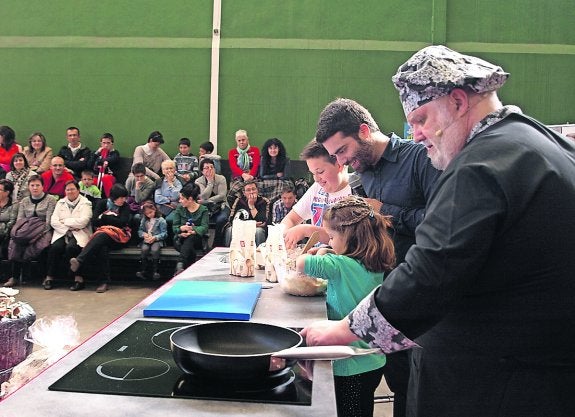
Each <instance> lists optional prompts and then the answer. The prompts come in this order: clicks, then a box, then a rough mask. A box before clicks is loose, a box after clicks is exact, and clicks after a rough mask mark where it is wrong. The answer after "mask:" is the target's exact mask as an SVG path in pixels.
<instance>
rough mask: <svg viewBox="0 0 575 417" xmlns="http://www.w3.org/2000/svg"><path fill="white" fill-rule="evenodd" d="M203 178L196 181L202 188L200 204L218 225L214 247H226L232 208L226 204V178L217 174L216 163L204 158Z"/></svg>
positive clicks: (202, 163) (201, 167)
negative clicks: (225, 239) (225, 230)
mask: <svg viewBox="0 0 575 417" xmlns="http://www.w3.org/2000/svg"><path fill="white" fill-rule="evenodd" d="M200 172H201V173H202V176H201V177H200V178H198V179H197V180H196V184H197V185H198V186H199V187H200V201H199V202H200V203H201V204H202V205H204V206H206V207H207V208H208V211H209V212H210V219H211V220H212V221H213V222H215V223H216V231H215V235H214V246H223V245H224V226H225V225H226V223H227V222H228V218H229V217H230V208H229V207H228V204H227V202H226V194H227V193H228V184H227V183H226V177H224V176H223V175H219V174H216V169H215V165H214V161H212V160H211V159H209V158H203V159H202V160H201V161H200Z"/></svg>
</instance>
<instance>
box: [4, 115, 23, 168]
mask: <svg viewBox="0 0 575 417" xmlns="http://www.w3.org/2000/svg"><path fill="white" fill-rule="evenodd" d="M17 152H22V147H21V146H20V145H19V144H17V143H16V132H14V130H13V129H12V128H11V127H10V126H0V168H1V169H0V171H2V172H3V174H4V175H3V176H2V178H4V176H5V173H6V172H8V171H10V161H11V160H12V157H13V156H14V154H15V153H17Z"/></svg>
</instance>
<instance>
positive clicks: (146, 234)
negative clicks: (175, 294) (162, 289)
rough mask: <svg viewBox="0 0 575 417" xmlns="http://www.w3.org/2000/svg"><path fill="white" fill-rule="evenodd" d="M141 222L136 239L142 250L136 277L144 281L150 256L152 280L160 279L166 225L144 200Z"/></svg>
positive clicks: (158, 213)
mask: <svg viewBox="0 0 575 417" xmlns="http://www.w3.org/2000/svg"><path fill="white" fill-rule="evenodd" d="M141 215H142V220H141V221H140V227H139V229H138V237H139V238H140V239H142V242H141V244H140V248H141V250H142V256H141V262H142V264H141V266H140V270H139V271H138V272H136V276H137V277H138V278H141V279H146V268H147V266H148V256H149V255H150V254H151V255H152V270H153V272H152V279H153V280H154V281H157V280H159V279H160V273H159V270H158V269H159V266H160V250H161V249H162V247H163V246H164V241H165V239H166V237H168V223H167V222H166V219H164V218H163V217H161V215H160V212H159V210H158V209H157V207H156V205H155V204H154V202H153V201H151V200H146V201H145V202H144V204H142V210H141Z"/></svg>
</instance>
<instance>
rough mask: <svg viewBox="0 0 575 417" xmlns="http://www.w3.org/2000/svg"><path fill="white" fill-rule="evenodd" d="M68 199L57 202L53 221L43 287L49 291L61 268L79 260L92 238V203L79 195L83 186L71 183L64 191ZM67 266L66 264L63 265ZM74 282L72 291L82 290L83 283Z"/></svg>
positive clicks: (73, 181) (51, 220)
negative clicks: (77, 258)
mask: <svg viewBox="0 0 575 417" xmlns="http://www.w3.org/2000/svg"><path fill="white" fill-rule="evenodd" d="M64 192H65V193H66V197H64V198H62V199H60V200H58V202H57V203H56V208H55V209H54V213H53V214H52V217H51V219H50V224H51V225H52V227H53V228H54V234H53V236H52V244H51V245H50V249H49V250H48V265H47V274H46V279H44V282H43V283H42V286H43V287H44V289H46V290H51V289H52V288H53V283H54V277H55V276H56V274H57V271H58V266H60V265H68V263H69V261H70V258H74V257H76V256H77V255H78V254H79V253H80V252H81V251H82V248H83V247H84V246H86V244H87V243H88V241H89V240H90V237H91V236H92V224H91V220H92V203H91V202H90V200H88V199H87V198H86V197H84V196H82V195H80V185H79V184H78V182H77V181H75V180H70V181H68V182H67V183H66V186H65V188H64ZM63 262H65V263H63ZM77 282H78V281H74V285H72V286H71V287H70V290H71V291H78V290H81V289H82V288H83V285H82V284H83V282H81V283H78V284H80V285H78V284H77Z"/></svg>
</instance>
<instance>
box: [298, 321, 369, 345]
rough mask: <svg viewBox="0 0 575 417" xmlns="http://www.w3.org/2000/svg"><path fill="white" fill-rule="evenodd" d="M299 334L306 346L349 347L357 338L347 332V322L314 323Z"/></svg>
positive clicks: (349, 331)
mask: <svg viewBox="0 0 575 417" xmlns="http://www.w3.org/2000/svg"><path fill="white" fill-rule="evenodd" d="M300 334H301V335H302V336H303V337H304V338H305V342H306V345H307V346H327V345H349V344H350V343H351V342H355V341H356V340H359V338H358V337H357V336H356V335H355V334H353V333H352V332H351V330H349V320H348V318H347V317H345V318H344V319H342V320H338V321H332V320H325V321H316V322H315V323H312V324H311V325H310V326H308V327H306V328H305V329H303V330H302V331H301V332H300Z"/></svg>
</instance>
